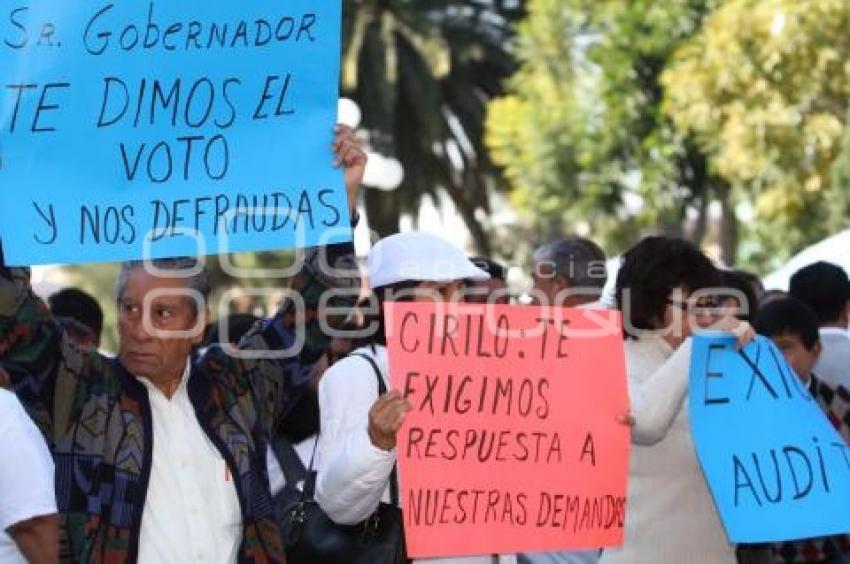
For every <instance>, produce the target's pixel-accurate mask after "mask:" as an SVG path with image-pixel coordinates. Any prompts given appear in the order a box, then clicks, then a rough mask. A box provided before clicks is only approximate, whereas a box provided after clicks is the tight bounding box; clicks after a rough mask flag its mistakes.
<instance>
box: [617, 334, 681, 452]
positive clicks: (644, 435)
mask: <svg viewBox="0 0 850 564" xmlns="http://www.w3.org/2000/svg"><path fill="white" fill-rule="evenodd" d="M690 364H691V339H687V340H685V342H683V343H682V344H681V345H680V346H679V348H678V349H676V352H674V353H673V355H672V356H670V358H668V359H667V361H666V362H665V363H664V364H662V365H661V367H659V368H658V370H656V371H655V372H654V373H653V374H652V375H651V376H650V377H649V378H648V379H647V380H645V381H644V382H635V381H633V380H632V379H630V380H629V399H630V401H631V406H632V416H633V417H634V426H633V427H632V442H634V443H635V444H639V445H654V444H655V443H658V442H660V441H661V440H663V439H664V437H666V436H667V432H668V431H669V430H670V427H671V426H672V425H673V421H674V420H675V419H676V416H677V415H678V414H679V410H681V409H682V403H683V401H684V399H685V396H686V395H687V392H688V378H689V372H690Z"/></svg>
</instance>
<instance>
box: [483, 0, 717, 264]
mask: <svg viewBox="0 0 850 564" xmlns="http://www.w3.org/2000/svg"><path fill="white" fill-rule="evenodd" d="M714 4H715V2H712V1H709V0H701V1H700V0H669V1H666V2H656V1H652V0H634V1H630V2H622V1H619V0H597V1H590V0H531V1H530V2H528V10H529V14H528V17H527V19H526V20H525V21H524V22H523V23H522V24H521V25H520V26H519V39H518V43H519V46H518V53H517V54H518V58H519V60H520V63H521V66H520V70H519V72H518V73H517V74H516V75H515V76H514V77H513V78H512V79H511V81H510V85H509V94H508V95H507V96H505V97H502V98H499V99H497V100H496V101H494V102H493V103H492V104H491V105H490V109H489V114H488V121H487V144H488V146H489V147H490V149H491V151H492V155H493V159H494V161H495V162H496V163H497V164H499V165H501V166H502V167H504V171H505V175H506V178H507V179H508V181H509V183H510V185H511V188H512V197H513V201H514V203H515V204H516V205H517V207H518V208H519V209H520V210H522V211H524V212H525V214H526V217H527V218H528V219H529V220H530V221H532V222H534V223H536V224H537V225H538V226H539V232H540V234H541V236H544V237H551V236H553V235H554V234H557V233H560V232H563V231H574V230H576V228H577V226H578V225H579V224H581V223H584V224H585V225H587V226H589V227H590V233H591V236H593V237H594V238H596V239H597V240H599V241H600V242H602V243H604V244H605V245H606V246H607V247H608V248H609V250H612V251H616V250H621V249H622V248H623V247H624V246H625V245H627V244H629V243H630V242H632V241H633V239H634V238H635V237H636V236H637V235H638V234H639V233H640V231H641V230H643V229H645V228H647V227H652V228H661V229H662V230H664V231H666V232H668V233H672V234H687V235H689V236H692V237H694V238H696V239H701V238H702V235H703V233H704V225H705V222H704V221H702V222H697V224H696V228H694V229H692V231H691V232H690V233H684V231H683V225H684V219H685V217H686V210H687V208H688V207H689V206H690V207H693V208H695V209H697V210H700V211H702V214H701V215H700V217H701V218H703V219H704V217H705V213H704V212H705V210H706V208H707V203H708V201H709V200H710V199H713V198H717V197H723V196H724V195H725V193H726V192H728V188H727V186H726V184H725V182H723V181H722V180H721V179H720V178H718V177H717V176H716V175H714V174H712V172H711V170H710V169H709V167H708V166H707V162H706V158H705V155H704V154H703V153H702V152H701V151H700V150H699V149H698V147H697V146H696V144H695V143H693V142H692V141H691V140H690V139H689V138H688V137H687V136H683V135H680V134H678V133H677V132H676V131H675V129H674V127H673V126H672V123H671V121H670V120H669V119H668V118H667V117H666V115H665V114H664V113H663V111H662V100H663V90H662V88H661V84H660V75H661V73H662V71H663V70H664V68H665V66H666V64H667V62H668V61H669V59H670V57H671V55H672V53H673V52H674V50H675V49H676V48H677V47H678V46H679V45H681V43H682V42H683V41H684V40H685V39H687V38H688V37H690V36H691V35H692V34H694V33H695V32H696V31H697V30H698V29H699V26H700V24H701V21H702V18H703V17H704V16H705V15H706V14H707V13H708V12H709V11H710V10H711V9H712V8H713V6H714Z"/></svg>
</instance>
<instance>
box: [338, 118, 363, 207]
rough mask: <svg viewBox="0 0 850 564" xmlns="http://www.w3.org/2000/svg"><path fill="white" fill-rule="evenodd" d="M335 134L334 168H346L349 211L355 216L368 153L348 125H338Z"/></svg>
mask: <svg viewBox="0 0 850 564" xmlns="http://www.w3.org/2000/svg"><path fill="white" fill-rule="evenodd" d="M334 133H335V134H336V135H335V136H334V142H333V151H334V155H336V158H335V159H334V166H335V167H337V168H339V167H340V166H342V167H345V191H346V193H347V194H348V209H349V211H350V212H351V214H352V216H353V215H354V210H355V208H356V206H357V190H359V189H360V184H361V183H362V182H363V173H364V172H365V171H366V160H367V159H366V153H365V152H364V151H363V149H362V148H361V147H360V143H358V142H357V140H356V139H355V138H354V131H353V130H352V129H351V128H350V127H348V126H347V125H342V124H338V125H337V126H336V127H335V128H334Z"/></svg>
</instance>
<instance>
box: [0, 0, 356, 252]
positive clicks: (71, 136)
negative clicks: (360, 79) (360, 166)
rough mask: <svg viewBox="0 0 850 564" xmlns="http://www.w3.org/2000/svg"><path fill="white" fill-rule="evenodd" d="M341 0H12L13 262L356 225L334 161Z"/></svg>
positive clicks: (322, 239) (280, 241) (253, 241)
mask: <svg viewBox="0 0 850 564" xmlns="http://www.w3.org/2000/svg"><path fill="white" fill-rule="evenodd" d="M340 20H341V2H340V0H277V1H270V0H245V1H242V2H226V1H223V0H180V1H179V2H177V1H171V2H153V1H151V2H135V1H133V2H131V1H128V0H123V1H122V0H113V1H112V2H107V1H102V2H82V1H59V0H30V1H27V0H23V1H22V2H14V3H11V4H8V3H7V4H6V6H5V7H4V8H3V9H0V69H2V71H0V210H2V212H0V213H2V217H3V220H2V222H0V236H2V239H3V246H4V250H5V254H6V260H7V261H8V263H9V264H15V265H23V264H42V263H51V262H66V263H71V262H74V263H79V262H94V261H114V260H123V259H132V258H158V257H166V256H177V255H199V254H212V253H222V252H237V251H252V250H270V249H280V248H289V247H305V246H312V245H316V244H327V243H333V242H340V241H347V240H350V239H351V232H350V227H349V217H348V205H347V203H346V195H345V189H344V182H343V177H342V173H341V172H340V171H339V170H336V169H334V168H333V154H332V152H331V149H330V147H331V142H332V140H333V126H334V123H335V122H336V105H337V97H338V76H339V56H340V25H341V24H340Z"/></svg>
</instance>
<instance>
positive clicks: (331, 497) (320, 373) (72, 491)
mask: <svg viewBox="0 0 850 564" xmlns="http://www.w3.org/2000/svg"><path fill="white" fill-rule="evenodd" d="M334 149H335V151H336V158H337V159H338V160H339V162H340V163H341V164H342V165H343V166H344V167H345V169H346V187H347V189H348V194H349V202H350V204H351V207H352V217H353V218H354V219H353V221H354V222H356V221H357V218H356V212H355V211H354V202H355V201H356V193H357V188H358V186H359V184H360V181H361V180H362V174H363V168H364V165H365V154H364V153H363V152H362V150H361V149H360V148H359V146H358V145H357V143H356V142H355V141H354V139H353V137H352V135H351V132H350V131H349V130H347V129H344V128H343V129H340V130H339V131H338V132H337V138H336V140H335V143H334ZM153 263H154V265H155V266H156V269H157V271H156V272H152V271H151V270H150V269H149V268H146V266H145V263H143V262H130V263H126V264H124V265H123V266H122V269H121V273H120V275H119V279H118V281H117V284H116V290H117V291H116V300H117V301H116V303H117V306H118V327H117V329H118V334H119V339H120V342H119V349H118V354H117V357H115V358H111V357H108V356H106V355H103V354H101V353H100V352H98V346H99V342H100V334H101V331H102V325H103V315H102V313H101V311H100V307H99V306H98V304H97V302H96V301H93V300H91V298H90V297H88V296H85V295H84V294H82V293H80V292H79V291H76V290H68V291H63V292H61V293H59V294H57V295H55V296H53V297H52V298H51V299H50V300H49V307H48V305H46V304H44V303H43V302H42V300H41V299H39V298H38V297H37V296H36V295H35V294H34V293H33V292H32V289H31V288H30V285H29V279H28V272H27V270H26V269H21V268H11V267H6V266H5V265H3V264H2V263H0V367H2V368H0V380H2V383H3V384H4V385H5V386H6V387H8V389H9V391H3V390H0V460H2V461H3V462H2V463H0V562H3V563H5V562H22V561H29V562H35V563H51V562H57V561H74V562H104V563H107V562H110V563H111V562H141V563H144V564H148V563H172V562H173V563H175V564H177V563H179V564H183V563H187V562H195V563H207V562H221V563H226V562H227V563H229V562H237V561H238V562H254V563H259V562H285V561H286V553H287V542H288V540H289V539H288V538H285V537H286V534H285V533H284V532H282V531H283V530H285V529H286V525H287V523H285V522H284V521H286V519H287V516H288V513H287V506H286V504H285V503H284V501H285V500H291V499H293V496H294V497H298V496H299V495H303V489H304V488H307V487H309V488H310V490H311V491H312V490H314V495H315V500H316V502H317V503H318V506H319V507H320V508H321V509H322V511H323V512H324V513H325V514H326V515H327V517H328V518H329V519H330V520H332V521H333V522H334V523H337V524H340V525H351V526H357V525H359V524H362V523H366V522H370V518H371V517H372V516H373V515H375V512H376V511H377V510H378V509H379V507H381V506H384V507H388V506H393V507H392V508H393V509H395V507H394V505H395V506H397V505H398V495H397V482H396V470H395V469H396V451H395V446H396V434H397V432H398V430H399V428H400V427H401V426H402V424H403V423H404V421H405V417H406V416H407V414H408V413H409V412H410V411H411V406H410V404H409V403H408V401H407V400H406V399H405V398H404V397H403V395H402V394H401V393H400V392H399V391H395V390H392V389H391V386H390V379H389V374H388V371H389V368H388V361H387V340H386V334H385V331H384V329H385V325H386V322H385V320H384V318H383V308H382V305H383V304H385V303H386V302H388V301H420V302H458V301H466V302H471V303H488V302H489V303H511V302H512V301H514V298H513V297H512V296H511V294H510V292H508V290H507V287H506V284H505V274H506V272H505V268H504V267H503V266H501V265H499V264H498V263H496V262H495V261H493V260H490V259H488V258H486V257H472V258H469V257H467V256H466V255H465V254H464V253H463V252H462V251H461V250H460V249H459V248H458V247H456V246H455V245H454V244H452V243H450V242H448V241H446V240H444V239H442V238H440V237H437V236H435V235H429V234H426V233H421V232H410V233H404V234H398V235H394V236H391V237H387V238H385V239H383V240H381V241H378V242H377V243H376V244H375V245H374V246H373V248H372V249H371V250H370V252H369V255H368V258H367V261H366V265H365V288H366V289H365V290H363V291H361V286H362V285H363V284H364V280H362V277H361V274H360V271H359V269H358V266H357V262H356V260H355V257H354V250H353V247H352V246H351V244H347V243H342V244H335V245H331V246H328V247H322V248H315V249H310V250H309V251H308V252H307V253H306V258H305V260H304V262H303V266H302V268H301V270H300V272H299V273H298V274H297V275H295V276H294V277H293V279H292V280H291V281H290V288H291V290H292V291H293V292H295V293H297V295H298V296H300V299H299V300H295V299H293V298H286V299H284V301H283V303H282V304H281V307H280V309H279V310H278V311H277V313H276V314H275V315H273V316H271V317H270V318H267V319H259V318H255V317H253V316H240V317H232V318H230V319H228V320H220V321H219V322H217V323H215V324H213V325H212V326H213V327H214V329H212V330H210V329H209V326H210V324H209V320H208V312H207V309H206V306H205V300H206V299H207V298H208V296H209V293H210V287H209V282H208V280H207V278H206V274H205V271H204V269H203V268H198V261H197V260H196V259H192V258H174V259H162V260H156V261H153ZM605 264H606V257H605V254H604V252H603V251H602V249H601V248H600V247H599V246H598V245H596V244H595V243H593V242H592V241H590V240H587V239H584V238H579V237H569V238H564V239H560V240H556V241H552V242H547V243H545V244H543V245H541V246H540V247H539V248H538V249H537V251H536V252H535V253H534V256H533V267H532V273H531V278H532V279H533V289H532V290H531V291H530V293H529V296H530V299H531V301H532V302H533V303H535V304H538V305H548V306H569V307H582V308H602V307H615V308H617V309H619V310H621V311H622V313H623V320H624V331H623V339H624V343H625V355H626V367H627V379H628V382H627V384H628V390H629V397H630V404H631V408H630V409H631V410H630V412H629V413H624V414H622V416H621V418H620V419H621V423H622V424H624V425H629V426H630V427H631V437H632V443H633V449H632V454H631V459H630V467H629V482H628V502H627V514H626V528H625V531H626V533H625V542H624V545H623V546H622V547H620V548H616V549H604V550H602V549H598V550H584V551H570V552H563V553H528V554H511V555H505V554H502V555H497V554H487V555H481V556H479V557H462V558H461V557H456V558H445V559H438V560H429V561H431V562H445V563H452V564H462V563H463V564H474V563H481V564H493V563H496V562H500V563H502V564H506V563H514V562H516V563H520V564H544V563H546V564H555V563H582V564H588V563H596V562H601V563H604V564H620V563H622V564H632V563H647V564H650V563H651V564H656V563H661V564H665V563H667V564H682V563H690V562H693V563H712V564H713V563H718V564H722V563H727V562H728V563H734V562H748V563H749V562H765V563H767V562H822V563H835V564H840V563H846V562H850V537H848V536H838V537H830V538H821V539H804V540H788V541H787V542H782V543H780V544H775V545H758V546H737V547H736V546H733V545H732V544H730V543H729V541H728V540H727V537H726V535H725V533H724V530H723V527H722V524H721V522H720V519H719V516H718V514H717V511H716V509H715V506H714V503H713V501H712V499H711V495H710V493H709V490H708V486H707V484H706V481H705V479H704V478H703V474H702V471H701V469H700V466H699V463H698V461H697V457H696V454H695V450H694V444H693V438H692V436H691V431H690V427H689V421H688V409H687V408H686V407H685V406H686V403H687V401H686V398H687V396H688V374H689V366H690V356H691V341H692V340H691V338H690V337H691V335H692V334H693V333H694V332H698V331H701V330H714V331H716V330H722V331H725V332H729V333H732V334H734V335H735V336H736V337H737V339H738V343H739V346H744V345H746V344H747V343H748V342H749V341H750V340H752V339H753V338H754V336H755V333H756V332H758V333H760V334H762V335H765V336H767V337H769V338H771V339H772V340H773V341H774V342H775V343H776V345H777V347H778V348H779V350H781V351H782V353H783V354H784V355H785V357H786V359H787V360H788V362H789V364H790V365H791V366H792V367H793V368H794V370H795V372H796V373H797V375H798V376H799V378H800V379H801V380H802V381H803V382H804V383H805V385H806V386H807V388H808V389H809V391H810V392H811V395H812V397H813V398H815V399H816V400H817V402H818V403H819V405H820V406H821V407H822V409H823V411H824V413H825V415H826V416H827V418H828V419H829V421H831V422H832V423H833V424H834V425H835V427H836V428H837V429H838V431H839V432H840V433H841V435H842V436H843V438H844V439H845V440H846V441H848V442H850V392H848V389H850V333H848V323H849V322H850V319H848V317H850V281H848V277H847V274H846V272H844V270H842V269H841V268H839V267H837V266H834V265H831V264H828V263H817V264H813V265H811V266H808V267H805V268H803V269H801V270H800V271H799V272H797V273H796V274H795V275H794V277H793V278H792V280H791V285H790V291H789V292H788V293H778V292H770V293H765V292H764V289H763V288H762V287H761V285H760V283H759V281H758V279H757V278H755V277H753V276H751V275H748V274H747V273H743V272H739V271H731V270H722V269H720V268H718V267H717V266H716V265H715V264H714V263H713V262H712V261H711V260H710V259H709V258H708V257H707V256H706V255H705V254H704V253H703V252H702V251H701V250H700V249H699V248H698V247H696V246H695V245H693V244H692V243H689V242H687V241H684V240H680V239H675V238H669V237H661V236H654V237H647V238H645V239H643V240H641V241H639V242H637V243H636V244H635V245H634V246H633V247H632V248H631V249H629V250H628V251H627V252H626V253H625V254H624V255H623V257H622V259H621V265H620V268H619V271H618V273H617V275H616V284H615V292H614V296H613V304H609V303H607V300H605V299H604V296H603V288H604V286H605V282H606V280H607V276H608V274H607V272H606V267H605ZM329 292H330V293H332V294H333V297H332V299H330V300H328V299H325V296H326V295H328V293H329ZM188 294H191V296H194V297H192V298H191V299H190V297H187V295H188ZM358 294H362V295H363V296H361V297H360V299H359V301H358V299H357V296H358ZM198 297H199V298H200V299H198ZM225 328H226V330H225ZM223 333H224V334H226V336H225V335H223ZM295 345H297V346H295ZM276 351H290V352H287V353H286V354H274V353H275V352H276ZM292 351H294V352H292ZM384 390H388V391H386V392H385V393H383V391H384ZM848 507H850V505H848ZM849 510H850V509H849ZM285 541H286V542H285ZM399 549H400V550H401V551H403V547H399ZM402 553H403V552H402ZM290 561H291V562H294V564H300V563H299V561H297V560H295V559H294V558H291V559H290ZM306 564H309V563H306Z"/></svg>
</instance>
